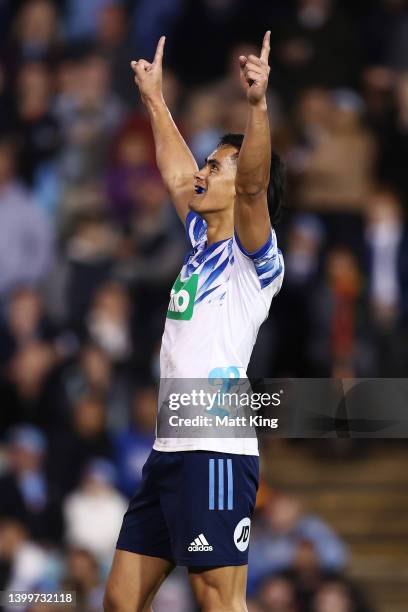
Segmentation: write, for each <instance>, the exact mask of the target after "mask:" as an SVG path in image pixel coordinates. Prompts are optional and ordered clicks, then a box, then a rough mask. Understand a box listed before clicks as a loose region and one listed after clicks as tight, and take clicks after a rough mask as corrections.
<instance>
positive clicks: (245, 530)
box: [234, 517, 251, 552]
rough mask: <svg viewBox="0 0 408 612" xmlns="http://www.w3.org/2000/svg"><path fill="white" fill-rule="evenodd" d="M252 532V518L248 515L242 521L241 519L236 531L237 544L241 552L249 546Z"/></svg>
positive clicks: (235, 539)
mask: <svg viewBox="0 0 408 612" xmlns="http://www.w3.org/2000/svg"><path fill="white" fill-rule="evenodd" d="M250 532H251V519H250V518H248V517H245V518H243V519H242V520H241V521H239V523H238V525H237V526H236V527H235V531H234V542H235V546H236V547H237V548H238V550H240V551H241V552H244V550H246V549H247V548H248V544H249V534H250Z"/></svg>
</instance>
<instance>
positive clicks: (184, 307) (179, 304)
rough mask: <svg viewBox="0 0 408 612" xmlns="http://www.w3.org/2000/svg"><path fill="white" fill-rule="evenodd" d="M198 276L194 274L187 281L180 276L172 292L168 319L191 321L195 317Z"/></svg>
mask: <svg viewBox="0 0 408 612" xmlns="http://www.w3.org/2000/svg"><path fill="white" fill-rule="evenodd" d="M197 285H198V274H192V275H191V276H190V278H189V279H188V280H186V281H184V282H183V281H182V280H181V279H180V274H179V275H178V277H177V280H176V282H175V283H174V285H173V288H172V290H171V291H170V303H169V308H168V310H167V318H168V319H176V320H179V321H189V320H190V319H191V317H192V316H193V310H194V300H195V296H196V293H197Z"/></svg>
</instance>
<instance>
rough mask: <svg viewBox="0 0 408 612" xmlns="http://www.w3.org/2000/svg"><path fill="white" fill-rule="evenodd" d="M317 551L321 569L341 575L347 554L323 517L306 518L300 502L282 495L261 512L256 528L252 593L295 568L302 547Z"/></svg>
mask: <svg viewBox="0 0 408 612" xmlns="http://www.w3.org/2000/svg"><path fill="white" fill-rule="evenodd" d="M306 541H307V542H310V543H312V544H313V546H314V547H315V549H314V550H315V553H316V560H317V563H318V567H319V569H322V570H325V571H337V570H339V571H341V570H342V569H343V568H344V566H345V564H346V560H347V551H346V548H345V546H344V544H343V543H342V542H341V540H340V539H339V538H338V537H337V535H336V534H335V533H334V532H333V531H332V530H331V529H330V527H328V525H326V524H325V523H324V522H323V521H322V520H321V519H320V518H319V517H317V516H313V515H308V514H306V513H305V512H304V511H303V509H302V506H301V504H300V501H299V500H298V499H296V498H295V497H293V496H289V495H285V494H279V495H277V496H276V498H273V497H272V498H271V500H270V501H269V502H267V503H266V505H265V507H264V508H263V509H262V510H261V511H260V513H259V514H258V516H257V519H256V523H255V525H254V531H253V539H252V543H251V549H250V561H249V566H248V567H249V578H248V586H249V589H250V591H252V589H254V588H256V587H257V585H259V583H260V581H261V580H262V579H263V578H264V577H265V576H268V575H270V574H278V573H280V572H282V571H285V570H289V569H291V568H292V567H295V564H296V559H297V558H298V559H300V558H301V557H300V552H301V549H300V548H299V545H301V544H302V543H303V542H306Z"/></svg>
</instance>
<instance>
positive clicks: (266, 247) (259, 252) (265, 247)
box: [234, 230, 272, 259]
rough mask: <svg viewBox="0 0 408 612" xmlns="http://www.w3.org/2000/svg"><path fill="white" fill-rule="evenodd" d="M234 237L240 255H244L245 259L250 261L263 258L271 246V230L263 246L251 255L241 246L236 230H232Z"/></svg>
mask: <svg viewBox="0 0 408 612" xmlns="http://www.w3.org/2000/svg"><path fill="white" fill-rule="evenodd" d="M234 236H235V241H236V243H237V245H238V247H239V250H240V251H242V253H243V254H244V255H246V256H247V257H249V258H250V259H258V258H259V257H263V256H264V255H265V254H266V253H267V252H268V250H269V249H270V248H271V246H272V230H271V233H270V234H269V238H268V240H267V241H266V242H265V244H264V245H263V246H261V247H260V248H259V249H258V250H256V251H254V252H253V253H250V252H249V251H247V250H246V248H245V247H243V246H242V244H241V241H240V239H239V238H238V234H237V231H236V230H234Z"/></svg>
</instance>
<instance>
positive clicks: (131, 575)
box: [104, 550, 174, 612]
mask: <svg viewBox="0 0 408 612" xmlns="http://www.w3.org/2000/svg"><path fill="white" fill-rule="evenodd" d="M173 568H174V565H173V564H172V563H171V562H170V561H168V560H166V559H160V558H159V557H149V556H147V555H139V554H137V553H132V552H129V551H127V550H117V551H116V553H115V557H114V559H113V563H112V568H111V571H110V574H109V577H108V581H107V584H106V591H105V599H104V609H105V611H106V612H142V611H144V610H149V609H150V606H151V603H152V601H153V598H154V596H155V594H156V592H157V591H158V589H159V587H160V585H161V584H162V582H163V581H164V580H165V578H166V577H167V576H168V575H169V574H170V572H171V571H172V570H173Z"/></svg>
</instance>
